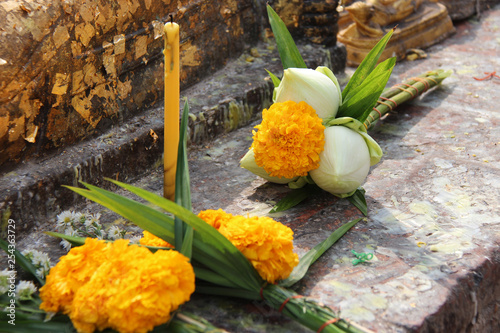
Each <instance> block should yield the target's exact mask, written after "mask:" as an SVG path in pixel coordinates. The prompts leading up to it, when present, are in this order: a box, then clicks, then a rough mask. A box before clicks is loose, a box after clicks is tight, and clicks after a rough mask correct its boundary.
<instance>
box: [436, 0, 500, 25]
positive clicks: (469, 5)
mask: <svg viewBox="0 0 500 333" xmlns="http://www.w3.org/2000/svg"><path fill="white" fill-rule="evenodd" d="M439 2H440V3H442V4H443V5H445V6H446V8H447V9H448V13H449V14H450V17H451V19H452V20H463V19H466V18H468V17H470V16H472V15H477V16H481V14H482V12H484V11H486V10H489V9H491V8H492V7H494V6H495V5H496V4H498V3H500V1H499V0H439Z"/></svg>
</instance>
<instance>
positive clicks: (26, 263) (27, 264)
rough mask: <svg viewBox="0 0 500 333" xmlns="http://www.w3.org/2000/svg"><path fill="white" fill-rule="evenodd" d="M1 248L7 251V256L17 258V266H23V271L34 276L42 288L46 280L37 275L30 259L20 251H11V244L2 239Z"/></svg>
mask: <svg viewBox="0 0 500 333" xmlns="http://www.w3.org/2000/svg"><path fill="white" fill-rule="evenodd" d="M0 248H2V249H3V250H4V251H5V253H7V255H13V256H14V258H15V262H16V264H17V265H19V266H21V268H22V269H23V270H25V271H26V272H28V273H30V274H31V275H33V276H34V277H35V278H36V279H37V281H38V282H39V283H40V284H41V285H42V286H43V285H44V284H45V280H44V279H42V278H41V277H39V276H38V275H37V274H36V268H35V266H33V264H32V263H31V260H29V259H28V258H26V257H25V256H24V255H23V254H22V253H21V252H19V251H18V250H15V249H14V250H12V249H10V250H9V243H8V242H7V241H6V240H4V239H1V238H0ZM9 258H10V257H9ZM12 271H13V270H12Z"/></svg>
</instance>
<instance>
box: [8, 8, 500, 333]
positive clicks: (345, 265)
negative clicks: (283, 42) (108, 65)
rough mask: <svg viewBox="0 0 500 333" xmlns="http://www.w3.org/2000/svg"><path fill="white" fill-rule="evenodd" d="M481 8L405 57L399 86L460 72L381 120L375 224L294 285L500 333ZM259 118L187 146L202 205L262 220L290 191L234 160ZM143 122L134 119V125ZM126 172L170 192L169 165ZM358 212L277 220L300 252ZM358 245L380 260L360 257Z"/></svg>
mask: <svg viewBox="0 0 500 333" xmlns="http://www.w3.org/2000/svg"><path fill="white" fill-rule="evenodd" d="M483 14H484V15H483V16H482V18H481V20H480V21H479V23H475V22H461V23H460V24H459V25H457V26H456V28H457V33H456V34H455V35H454V36H452V37H451V38H450V39H448V40H446V41H444V42H443V43H442V44H440V45H435V46H433V47H431V48H430V49H428V50H427V54H428V57H427V59H425V60H419V61H415V62H401V63H398V64H397V66H396V68H395V70H394V73H393V77H392V79H391V82H390V84H395V83H399V82H400V81H401V80H403V79H405V78H410V77H412V76H415V75H418V74H420V73H422V72H425V71H428V70H434V69H436V68H444V69H452V70H453V71H454V73H453V75H452V76H451V77H450V78H447V79H446V80H445V81H444V83H443V85H442V86H441V87H438V88H437V89H434V90H432V91H430V92H428V93H427V94H425V95H424V96H423V97H422V98H418V99H415V100H413V101H412V102H411V103H409V104H407V105H404V106H401V107H400V108H398V109H397V113H396V112H395V113H392V114H390V115H389V116H388V117H387V118H385V119H383V120H382V121H381V122H379V123H378V124H377V125H376V127H375V128H374V130H373V131H372V132H371V133H372V135H373V137H374V138H375V139H376V140H377V141H378V142H379V143H380V144H381V146H382V148H383V150H384V157H383V160H382V161H381V163H380V164H378V165H377V166H375V167H374V168H373V169H372V170H371V173H370V175H369V177H368V179H367V181H366V183H365V185H364V187H365V189H366V191H367V200H368V205H369V216H368V218H367V220H365V221H363V222H360V223H359V224H358V225H357V226H356V227H355V228H354V229H353V230H351V231H350V232H349V233H347V234H346V235H345V236H344V237H343V238H342V239H341V240H340V241H339V242H338V243H337V244H335V245H334V247H333V248H332V249H331V250H329V251H328V252H327V253H325V255H324V256H323V257H322V258H321V259H320V260H319V261H318V262H317V263H316V264H315V265H314V266H313V267H312V268H311V270H310V272H309V274H308V276H307V277H306V278H305V279H304V280H303V281H302V282H301V283H299V284H298V285H296V286H295V287H294V288H295V289H296V290H297V291H298V292H299V293H302V294H304V295H306V296H310V297H312V298H314V299H316V300H318V301H321V302H323V303H325V304H328V305H330V306H331V307H332V308H334V309H336V310H339V311H340V312H341V314H342V315H343V316H344V317H347V318H349V319H352V320H354V321H356V322H359V323H360V324H362V325H364V326H365V327H367V328H369V329H372V330H375V331H378V332H443V333H447V332H481V333H482V332H491V333H494V332H498V331H499V330H500V311H498V307H499V306H500V304H499V303H500V301H499V300H500V256H499V254H500V251H499V248H500V247H499V245H500V219H499V216H500V206H499V204H498V203H499V202H500V196H499V188H500V183H499V179H500V173H499V170H500V161H499V159H498V145H499V144H500V133H499V131H498V127H499V122H500V116H499V113H498V106H497V100H498V84H497V83H496V82H498V81H497V80H498V79H496V78H493V79H491V80H485V81H477V80H474V79H473V77H482V76H484V74H483V73H484V72H492V71H494V70H495V69H497V68H498V66H500V63H499V60H498V54H499V52H500V46H499V44H498V41H497V39H496V38H497V37H496V32H497V29H498V27H497V22H498V21H499V20H500V8H499V7H498V6H497V7H496V8H495V9H494V10H492V11H490V12H486V13H483ZM348 72H352V69H349V70H348ZM247 74H248V73H246V72H245V75H247ZM343 81H344V82H345V80H343ZM145 120H147V119H145ZM256 123H257V122H254V123H252V124H251V125H250V126H247V127H244V128H241V129H239V130H237V131H233V132H230V133H224V134H222V135H220V136H219V137H217V138H216V139H214V140H213V141H212V142H205V143H204V144H203V145H198V146H192V147H191V150H190V155H189V163H190V169H191V180H192V192H193V205H194V211H199V210H201V209H210V208H223V209H225V210H227V211H228V212H231V213H237V214H244V215H246V214H259V215H264V214H266V213H267V212H268V211H269V209H270V208H271V206H272V204H273V203H274V202H275V201H276V200H279V199H280V198H282V197H283V196H284V195H285V194H286V193H288V192H289V191H290V189H288V188H287V187H286V186H279V185H273V184H269V183H266V182H265V181H263V180H262V179H259V178H257V177H256V176H254V175H253V174H251V173H249V172H247V171H246V170H244V169H241V168H239V166H238V161H239V159H240V158H241V157H242V156H243V155H244V154H245V153H246V151H247V149H248V147H249V146H250V143H251V141H250V140H251V129H252V125H253V124H256ZM148 125H149V123H146V122H143V123H141V122H139V125H138V126H137V127H138V128H140V127H141V126H148ZM131 138H133V136H131ZM103 140H105V138H103ZM124 140H125V138H124ZM125 141H126V140H125ZM132 142H133V140H130V143H132ZM122 147H124V145H122ZM103 149H104V146H103ZM116 149H118V148H116ZM130 158H131V159H133V156H130ZM68 161H71V159H68V160H66V163H69V165H70V167H72V166H73V165H72V164H70V163H71V162H68ZM134 161H136V162H137V161H138V160H136V159H134ZM116 168H117V169H118V168H121V166H117V167H116ZM33 169H34V168H33ZM121 171H124V172H126V170H125V169H121V170H120V172H121ZM108 172H109V171H108ZM115 172H117V170H115ZM103 175H104V176H108V177H115V176H116V174H114V173H112V172H109V173H106V174H103ZM120 175H121V173H120ZM120 175H118V179H120V180H123V181H126V182H128V183H133V184H134V185H137V186H140V187H142V188H146V189H148V190H150V191H154V192H156V193H161V192H162V173H161V166H158V167H157V168H151V169H149V170H148V172H147V173H146V174H145V175H141V176H140V177H135V178H133V179H132V178H125V177H126V176H123V178H121V177H122V176H120ZM136 176H138V175H136ZM99 185H102V183H99ZM13 191H20V189H19V187H16V188H15V189H13ZM61 191H65V192H62V193H63V195H65V196H72V195H73V194H72V193H71V192H69V191H66V190H65V189H61ZM16 193H17V192H16ZM120 193H123V192H120ZM35 204H36V203H35V202H33V205H35ZM61 208H62V209H67V208H68V207H61ZM71 208H72V209H76V210H79V211H85V210H86V209H88V210H90V211H91V212H99V211H100V212H102V213H103V214H104V215H105V216H104V217H103V219H106V220H107V221H109V222H110V223H111V222H114V221H115V220H116V219H117V217H116V216H114V215H112V214H110V213H109V212H107V211H106V210H105V209H102V208H101V207H99V206H97V205H94V204H88V205H87V204H83V205H82V204H80V205H75V206H73V207H71ZM360 216H361V215H360V213H359V212H358V211H357V210H356V209H355V208H353V207H352V206H350V204H349V203H348V202H347V201H346V200H339V199H336V198H334V197H332V196H330V195H327V194H325V193H323V192H321V193H318V194H317V195H316V196H314V197H312V198H309V199H308V200H306V201H305V202H304V203H303V204H301V205H300V206H297V207H296V208H294V209H292V210H290V211H287V212H286V213H283V214H276V215H274V216H273V217H274V218H276V219H277V220H279V221H281V222H283V223H285V224H287V225H288V226H290V227H291V228H292V229H293V230H294V232H295V244H296V247H297V251H298V253H299V255H303V254H304V253H305V252H306V251H307V250H308V249H310V248H311V247H313V246H314V245H316V244H317V243H318V242H319V241H321V240H323V239H324V238H325V237H327V236H328V235H329V233H330V232H331V231H333V230H334V229H335V228H337V227H338V226H340V225H341V224H342V223H344V222H346V221H348V220H351V219H353V218H356V217H360ZM11 217H12V218H14V219H16V218H17V217H16V216H15V215H12V216H11ZM38 221H39V223H38V225H33V224H30V223H33V222H34V220H31V221H30V220H28V219H27V220H26V221H23V222H22V224H26V225H29V228H31V231H32V232H31V233H29V234H25V233H22V234H21V236H20V237H19V240H18V247H19V248H20V249H23V248H27V247H35V248H38V249H42V250H49V251H52V253H53V254H54V255H57V254H61V253H62V251H61V250H60V248H59V246H58V240H55V239H51V238H49V237H48V236H46V235H43V234H40V231H41V230H50V229H52V228H53V220H52V224H51V223H50V222H51V221H47V220H42V219H40V220H38ZM351 250H355V251H357V252H363V251H364V252H370V253H373V254H374V256H375V257H374V259H373V260H371V261H370V262H368V263H366V264H363V265H357V266H353V265H352V263H351V261H352V259H354V257H353V256H352V254H351V252H350V251H351ZM186 308H187V309H189V310H190V311H193V312H195V313H197V314H199V315H202V316H203V317H205V318H207V319H209V320H211V321H212V322H214V323H216V324H217V325H219V326H221V327H224V328H226V329H227V330H229V331H233V332H304V331H306V330H305V329H304V328H302V327H300V326H299V325H297V324H295V323H293V322H290V321H289V320H286V319H282V318H283V317H282V316H281V315H280V314H278V313H277V312H276V311H271V310H269V309H268V308H267V307H266V306H265V305H264V304H263V303H261V302H247V301H241V300H234V299H229V298H223V299H222V298H217V297H212V296H209V297H204V296H202V295H200V296H196V297H194V298H193V302H191V303H189V304H188V305H187V307H186Z"/></svg>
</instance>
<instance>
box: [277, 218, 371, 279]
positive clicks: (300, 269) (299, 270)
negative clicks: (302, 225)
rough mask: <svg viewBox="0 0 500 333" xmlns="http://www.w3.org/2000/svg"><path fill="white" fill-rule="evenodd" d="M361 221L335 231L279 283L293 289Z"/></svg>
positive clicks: (345, 225) (355, 221) (357, 220)
mask: <svg viewBox="0 0 500 333" xmlns="http://www.w3.org/2000/svg"><path fill="white" fill-rule="evenodd" d="M359 221H361V219H356V220H353V221H350V222H348V223H346V224H344V225H342V226H341V227H340V228H338V229H337V230H335V231H334V232H333V233H332V234H331V235H330V236H329V237H328V238H327V239H325V240H324V241H322V242H321V243H319V244H318V245H316V246H315V247H314V248H312V249H311V250H309V252H307V253H306V254H305V255H304V256H303V257H302V258H301V259H300V262H299V264H298V265H297V266H296V267H295V268H294V270H293V271H292V273H291V274H290V276H289V277H288V278H287V279H286V280H283V281H281V282H280V283H279V285H280V286H282V287H291V286H292V285H294V284H295V283H297V282H298V281H300V280H301V279H302V278H303V277H304V276H305V275H306V273H307V271H308V270H309V267H310V266H311V265H312V264H314V262H316V260H318V258H319V257H321V255H323V253H325V252H326V250H328V249H329V248H330V247H331V246H332V245H333V244H335V243H336V242H337V241H338V240H339V239H340V238H341V237H342V236H343V235H344V234H345V233H346V232H347V231H349V229H351V228H352V227H353V226H354V225H355V224H356V223H358V222H359Z"/></svg>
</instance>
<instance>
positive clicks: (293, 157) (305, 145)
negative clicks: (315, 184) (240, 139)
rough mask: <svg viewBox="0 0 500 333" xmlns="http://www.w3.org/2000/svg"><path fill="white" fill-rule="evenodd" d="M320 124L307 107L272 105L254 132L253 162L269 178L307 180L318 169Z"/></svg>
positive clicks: (321, 146)
mask: <svg viewBox="0 0 500 333" xmlns="http://www.w3.org/2000/svg"><path fill="white" fill-rule="evenodd" d="M321 122H322V120H321V118H320V117H318V115H317V114H316V111H315V110H314V109H313V108H312V107H311V106H310V105H308V104H307V103H305V102H300V103H296V102H293V101H286V102H282V103H274V104H273V105H271V107H270V108H269V109H264V111H263V112H262V123H261V124H260V125H257V126H255V128H256V129H257V130H258V131H257V132H256V131H253V139H254V141H253V144H252V148H253V150H254V153H255V162H256V163H257V165H258V166H260V167H263V168H264V169H265V170H266V172H268V173H269V175H270V176H273V177H285V178H294V177H296V176H306V175H307V173H308V172H309V171H311V170H314V169H316V168H317V167H318V166H319V153H321V152H322V151H323V146H324V144H325V136H324V133H323V132H324V130H325V127H324V126H323V125H322V123H321Z"/></svg>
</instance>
